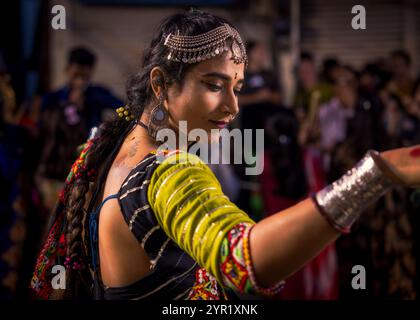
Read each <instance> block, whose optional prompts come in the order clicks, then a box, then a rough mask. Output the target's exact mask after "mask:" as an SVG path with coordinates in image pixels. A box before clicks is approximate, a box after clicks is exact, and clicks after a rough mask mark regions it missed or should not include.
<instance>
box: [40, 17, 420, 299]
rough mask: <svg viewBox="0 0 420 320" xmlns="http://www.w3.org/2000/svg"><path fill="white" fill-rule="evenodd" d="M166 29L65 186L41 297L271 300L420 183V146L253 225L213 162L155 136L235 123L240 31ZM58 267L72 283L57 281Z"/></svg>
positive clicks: (371, 162)
mask: <svg viewBox="0 0 420 320" xmlns="http://www.w3.org/2000/svg"><path fill="white" fill-rule="evenodd" d="M158 30H159V31H158V32H157V34H156V35H155V36H154V38H153V39H152V41H151V44H150V48H149V49H148V50H147V51H146V53H145V55H144V61H143V67H142V69H141V70H140V71H139V73H138V74H137V75H136V76H135V77H134V78H133V79H132V80H131V81H130V82H129V85H128V92H127V104H126V106H124V107H121V108H118V109H117V113H118V116H117V118H116V119H115V120H114V121H110V122H107V123H104V124H102V125H101V126H100V128H99V130H98V132H97V133H96V135H92V137H91V139H89V140H88V142H87V143H86V145H85V148H84V150H83V151H82V153H81V155H80V157H79V159H77V161H76V162H75V164H74V165H73V168H72V170H71V173H70V174H69V176H68V178H67V181H66V186H65V188H64V190H63V192H62V193H61V195H60V201H59V202H58V205H57V208H56V210H55V215H54V217H53V224H52V227H51V229H50V232H49V234H48V237H47V240H46V243H45V244H44V246H43V249H42V251H41V254H40V256H39V258H38V262H37V266H36V269H35V272H34V277H33V279H32V287H33V289H34V290H35V292H36V293H37V294H38V295H39V296H41V297H43V298H50V299H54V298H73V299H75V298H89V297H94V298H96V299H147V298H149V299H150V298H152V299H165V298H166V299H228V298H234V297H235V296H236V295H235V294H234V293H235V292H236V293H239V294H241V293H245V294H252V295H272V294H275V293H277V292H278V291H279V290H281V288H282V286H283V280H284V279H285V278H287V277H288V276H289V275H290V274H292V273H293V272H295V271H296V270H298V269H299V268H300V267H301V266H302V265H303V264H304V263H305V262H306V261H308V260H310V259H311V258H312V257H314V256H315V255H316V254H317V253H318V252H319V251H320V250H322V249H323V248H324V247H325V246H326V245H328V244H329V243H331V242H333V241H334V240H335V239H337V237H338V236H339V235H340V234H342V233H346V232H349V230H350V227H351V226H352V224H353V223H354V222H355V221H356V220H357V218H358V217H359V215H360V214H361V212H362V211H363V210H364V208H366V207H367V206H368V205H370V204H372V203H374V202H375V201H376V200H377V199H378V198H379V197H381V196H382V195H383V194H384V193H386V192H387V190H389V189H390V188H391V187H392V185H393V184H396V183H399V184H401V183H402V184H404V185H406V186H410V187H414V186H417V185H420V157H419V154H420V147H419V146H417V147H411V148H402V149H396V150H391V151H387V152H383V153H380V154H379V153H378V152H375V151H370V152H368V153H367V154H366V156H365V157H364V158H363V159H362V160H360V162H359V163H358V164H357V165H356V166H355V167H354V168H353V169H352V170H351V171H349V172H348V173H347V174H346V175H344V176H343V177H342V178H340V179H339V180H337V181H336V182H335V183H333V184H332V185H330V186H328V187H326V188H325V189H323V190H322V191H320V192H318V193H316V194H314V195H313V196H312V197H311V198H308V199H306V200H304V201H302V202H300V203H298V204H297V205H295V206H293V207H291V208H289V209H287V210H284V211H282V212H279V213H277V214H274V215H272V216H270V217H269V218H266V219H264V220H262V221H261V222H259V223H255V222H254V221H253V220H251V219H250V218H249V217H248V215H247V214H246V213H245V212H243V211H241V210H240V209H239V208H238V207H237V206H236V205H235V204H233V203H232V202H231V201H229V199H228V198H227V197H226V196H225V195H224V194H223V193H222V190H221V187H220V184H219V182H218V181H217V179H216V178H215V176H214V174H213V173H212V171H211V170H210V169H209V167H208V166H207V165H206V164H205V163H204V162H203V161H201V160H200V159H199V158H198V157H197V156H195V155H192V154H190V153H188V150H177V151H167V152H165V151H161V148H160V147H161V142H159V141H158V139H157V134H158V132H160V130H162V129H170V130H173V131H174V132H176V133H177V134H178V135H181V134H187V133H188V132H181V129H180V126H179V122H180V121H187V124H188V130H192V129H204V130H205V131H206V132H209V133H210V132H211V130H212V129H217V128H221V127H223V126H224V125H226V124H228V123H229V122H230V121H231V120H232V119H233V118H234V117H235V116H236V114H237V113H238V100H237V94H238V92H239V91H240V89H241V86H242V83H243V75H244V69H245V68H246V63H247V58H246V52H245V49H244V45H243V42H242V40H241V38H240V35H239V34H238V32H237V31H236V29H235V28H234V27H233V26H232V25H231V24H230V23H229V22H227V21H225V20H224V19H221V18H219V17H216V16H214V15H211V14H208V13H202V12H188V13H184V14H175V15H173V16H170V17H168V18H167V19H166V20H164V21H163V23H162V24H161V25H160V27H159V29H158ZM209 136H211V135H209ZM57 264H59V265H64V266H65V268H66V273H65V275H66V278H65V279H66V283H59V282H57V281H56V280H55V279H56V274H55V273H54V272H57V270H55V271H53V268H54V265H57ZM54 281H56V282H54Z"/></svg>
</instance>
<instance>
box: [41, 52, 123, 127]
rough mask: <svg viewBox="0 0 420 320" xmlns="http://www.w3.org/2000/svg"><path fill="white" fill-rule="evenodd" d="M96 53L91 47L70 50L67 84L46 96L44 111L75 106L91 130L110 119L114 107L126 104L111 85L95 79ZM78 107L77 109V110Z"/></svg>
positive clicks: (69, 111)
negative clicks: (108, 85)
mask: <svg viewBox="0 0 420 320" xmlns="http://www.w3.org/2000/svg"><path fill="white" fill-rule="evenodd" d="M95 64H96V56H95V54H94V53H92V52H91V51H90V50H89V49H87V48H84V47H75V48H73V49H72V50H71V51H70V52H69V56H68V63H67V67H66V70H65V72H66V77H67V84H66V85H65V86H64V87H62V88H60V89H58V90H57V91H54V92H51V93H49V94H47V95H45V96H44V99H43V106H42V108H43V110H47V109H50V108H53V109H57V108H71V109H72V110H68V111H66V112H68V113H73V112H75V111H77V113H79V114H80V117H81V118H82V119H83V120H84V121H85V122H86V127H87V129H90V128H92V127H94V126H97V125H99V123H101V122H102V121H103V120H105V119H107V114H108V115H109V114H110V112H112V110H113V109H115V108H116V107H118V106H121V105H122V101H121V100H120V99H118V98H117V97H115V96H114V95H113V94H112V93H111V91H109V90H108V89H107V88H105V87H103V86H100V85H96V84H93V83H92V82H91V79H92V76H93V72H94V69H95ZM73 109H75V110H73Z"/></svg>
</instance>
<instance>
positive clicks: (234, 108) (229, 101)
mask: <svg viewBox="0 0 420 320" xmlns="http://www.w3.org/2000/svg"><path fill="white" fill-rule="evenodd" d="M224 108H225V111H227V112H229V113H230V114H232V115H233V116H234V117H235V116H236V115H237V114H238V112H239V106H238V98H237V96H236V95H235V92H233V90H231V92H229V93H227V94H226V97H225V101H224Z"/></svg>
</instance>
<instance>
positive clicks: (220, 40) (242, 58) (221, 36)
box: [164, 23, 248, 66]
mask: <svg viewBox="0 0 420 320" xmlns="http://www.w3.org/2000/svg"><path fill="white" fill-rule="evenodd" d="M164 45H165V46H166V47H168V48H169V53H168V55H167V59H168V60H171V61H176V62H183V63H197V62H201V61H204V60H208V59H211V58H213V57H216V56H218V55H220V54H222V53H223V52H226V51H228V50H231V52H232V58H233V61H234V62H235V63H236V64H240V63H245V66H246V65H247V64H248V58H247V55H246V50H245V46H244V43H243V41H242V39H241V37H240V35H239V33H238V31H236V30H235V29H234V28H232V27H231V26H230V25H228V24H227V23H225V24H223V25H222V26H220V27H217V28H214V29H213V30H210V31H208V32H206V33H203V34H199V35H195V36H182V35H174V34H172V33H170V34H168V35H167V36H166V37H165V42H164Z"/></svg>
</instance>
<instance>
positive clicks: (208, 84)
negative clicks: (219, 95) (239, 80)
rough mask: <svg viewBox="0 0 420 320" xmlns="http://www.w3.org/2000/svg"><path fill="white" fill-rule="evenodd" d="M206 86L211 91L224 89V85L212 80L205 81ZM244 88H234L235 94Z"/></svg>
mask: <svg viewBox="0 0 420 320" xmlns="http://www.w3.org/2000/svg"><path fill="white" fill-rule="evenodd" d="M205 84H206V86H207V87H208V88H209V90H210V91H212V92H220V91H222V90H223V85H218V84H214V83H211V82H205ZM241 89H242V88H234V89H233V93H234V94H235V96H237V95H238V94H239V93H240V92H241Z"/></svg>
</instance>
